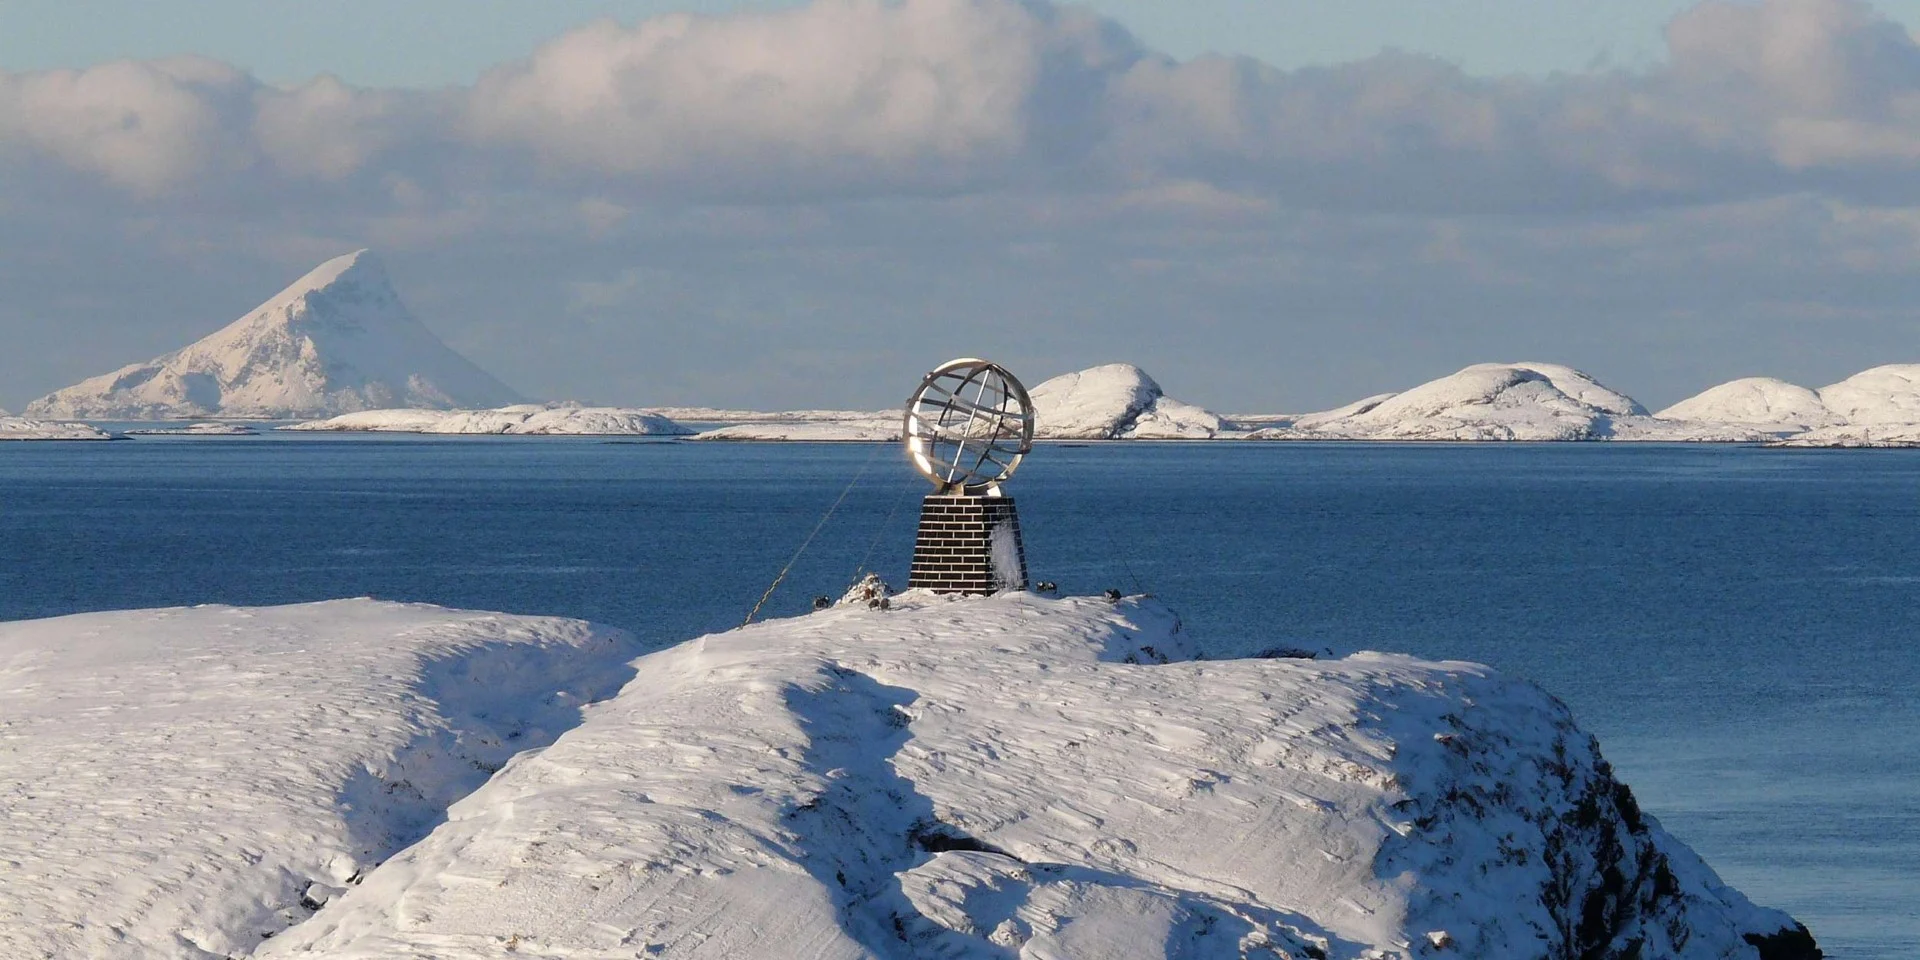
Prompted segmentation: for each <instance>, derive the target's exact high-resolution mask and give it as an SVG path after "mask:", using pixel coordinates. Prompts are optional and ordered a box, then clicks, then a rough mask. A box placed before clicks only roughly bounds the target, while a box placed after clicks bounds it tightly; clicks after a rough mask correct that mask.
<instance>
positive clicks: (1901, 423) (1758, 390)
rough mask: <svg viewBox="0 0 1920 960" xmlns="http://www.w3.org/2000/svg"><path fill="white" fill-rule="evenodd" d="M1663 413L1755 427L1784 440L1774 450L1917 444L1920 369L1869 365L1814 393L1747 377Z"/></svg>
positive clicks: (1907, 365)
mask: <svg viewBox="0 0 1920 960" xmlns="http://www.w3.org/2000/svg"><path fill="white" fill-rule="evenodd" d="M1660 416H1662V417H1667V416H1679V417H1690V418H1695V419H1700V420H1719V421H1722V422H1726V423H1734V424H1742V425H1746V426H1752V427H1755V428H1758V429H1762V430H1766V431H1767V432H1769V433H1771V434H1773V435H1775V436H1776V437H1779V438H1781V439H1779V440H1778V441H1777V442H1776V443H1775V445H1776V446H1795V447H1906V446H1920V364H1912V363H1902V364H1888V365H1886V366H1879V367H1874V368H1872V369H1870V370H1863V371H1861V372H1859V373H1856V374H1854V375H1853V376H1851V377H1848V378H1846V379H1845V380H1842V381H1840V382H1839V383H1833V384H1829V385H1827V386H1824V387H1821V388H1820V389H1819V390H1809V389H1807V388H1806V387H1801V386H1797V385H1795V384H1791V383H1787V382H1785V381H1783V380H1775V379H1773V378H1771V377H1748V378H1746V379H1742V380H1734V381H1731V382H1729V383H1723V384H1720V385H1719V386H1717V387H1713V388H1711V389H1708V390H1706V391H1704V392H1702V393H1700V394H1699V395H1697V396H1694V397H1689V398H1688V399H1686V400H1682V401H1681V402H1679V403H1677V404H1674V405H1673V406H1671V407H1668V408H1667V409H1665V410H1662V411H1660Z"/></svg>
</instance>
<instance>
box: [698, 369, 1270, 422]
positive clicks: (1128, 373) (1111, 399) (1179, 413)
mask: <svg viewBox="0 0 1920 960" xmlns="http://www.w3.org/2000/svg"><path fill="white" fill-rule="evenodd" d="M1028 394H1029V396H1030V397H1031V399H1032V400H1033V411H1034V429H1033V435H1034V438H1035V439H1038V440H1206V439H1210V438H1213V437H1217V436H1221V435H1224V434H1226V433H1228V432H1229V431H1230V430H1231V429H1232V426H1231V424H1229V423H1228V422H1227V421H1225V420H1224V419H1222V418H1221V417H1220V416H1219V415H1217V414H1214V413H1212V412H1210V411H1207V410H1204V409H1202V408H1200V407H1196V406H1194V405H1193V404H1190V403H1183V402H1181V401H1179V400H1175V399H1174V398H1172V397H1169V396H1167V395H1166V393H1165V392H1164V391H1162V390H1161V389H1160V385H1159V384H1158V383H1155V382H1154V380H1153V378H1152V377H1149V376H1147V374H1146V372H1145V371H1143V370H1141V369H1140V368H1139V367H1136V366H1134V365H1133V364H1130V363H1109V364H1106V365H1104V366H1098V367H1090V368H1088V369H1086V370H1079V371H1076V372H1073V373H1067V374H1062V375H1060V376H1057V377H1054V378H1053V379H1051V380H1047V381H1045V382H1043V383H1041V384H1040V385H1039V386H1037V387H1034V388H1033V389H1032V390H1030V391H1028ZM712 412H722V411H712ZM754 416H755V417H756V418H757V419H755V420H754V421H751V422H742V423H737V424H732V425H729V426H725V427H719V428H716V429H713V430H709V431H707V432H705V433H702V434H700V435H698V436H696V437H694V439H696V440H815V441H819V440H843V441H860V440H866V441H884V440H899V439H900V433H901V430H902V422H903V420H904V412H898V411H879V412H875V413H855V412H849V411H818V410H814V411H801V412H799V413H796V414H791V415H788V414H754Z"/></svg>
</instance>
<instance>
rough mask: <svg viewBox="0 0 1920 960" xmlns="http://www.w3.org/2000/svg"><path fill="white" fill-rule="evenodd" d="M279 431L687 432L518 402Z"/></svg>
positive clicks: (382, 414) (634, 413)
mask: <svg viewBox="0 0 1920 960" xmlns="http://www.w3.org/2000/svg"><path fill="white" fill-rule="evenodd" d="M280 429H282V430H309V431H330V432H365V433H470V434H514V435H522V436H531V435H542V436H547V435H563V434H566V435H589V436H681V435H685V434H689V433H692V432H693V431H692V430H690V429H688V428H686V427H683V426H681V425H680V424H678V423H675V422H674V421H673V420H670V419H668V418H666V417H663V416H661V415H659V414H658V413H655V412H653V411H651V410H634V409H629V408H626V407H580V406H570V405H563V404H537V403H523V404H515V405H512V406H506V407H500V408H498V409H495V410H364V411H361V412H358V413H346V414H341V415H340V416H337V417H332V418H329V419H326V420H309V421H307V422H305V423H296V424H290V425H288V426H285V427H281V428H280Z"/></svg>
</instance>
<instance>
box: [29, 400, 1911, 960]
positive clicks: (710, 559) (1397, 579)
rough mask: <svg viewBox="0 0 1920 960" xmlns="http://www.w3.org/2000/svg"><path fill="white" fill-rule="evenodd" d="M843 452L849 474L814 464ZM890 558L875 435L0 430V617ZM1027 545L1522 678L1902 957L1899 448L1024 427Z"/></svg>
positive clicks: (1280, 631)
mask: <svg viewBox="0 0 1920 960" xmlns="http://www.w3.org/2000/svg"><path fill="white" fill-rule="evenodd" d="M849 481H851V482H852V486H851V488H850V489H848V484H849ZM843 490H848V493H847V497H846V499H845V502H844V503H842V504H841V505H840V507H839V509H838V510H837V511H836V512H835V513H834V514H833V516H832V517H831V519H829V520H828V521H827V522H826V523H825V524H824V525H823V526H822V527H821V528H820V532H819V536H818V538H817V540H816V541H815V542H814V543H813V545H812V546H811V548H810V549H809V550H808V551H807V552H806V553H805V554H804V555H803V556H802V557H801V559H800V561H799V562H798V563H797V564H795V565H794V567H793V570H792V572H791V573H790V575H789V577H788V578H787V580H786V582H785V583H784V585H783V586H782V589H781V591H780V592H779V593H777V594H776V595H775V596H774V597H773V599H772V600H771V601H770V602H769V604H768V607H767V611H766V615H773V616H783V615H791V614H795V613H799V612H802V611H804V610H805V609H806V608H807V606H808V603H809V601H810V600H811V598H812V597H813V596H815V595H816V594H830V595H837V594H838V593H839V592H840V591H841V590H842V589H843V588H844V587H845V586H846V584H847V583H848V582H849V580H850V579H852V576H853V574H854V572H855V571H856V570H857V569H860V568H862V567H863V566H865V567H869V568H871V569H875V570H878V571H879V572H881V573H882V574H883V575H885V576H887V577H888V578H889V579H890V580H892V581H894V582H895V583H896V584H897V583H899V582H900V581H902V580H904V579H905V568H906V564H907V558H908V554H909V552H910V548H911V541H912V536H913V527H914V524H915V520H916V516H917V497H918V496H919V495H920V494H921V493H923V492H925V491H924V484H923V483H922V482H921V481H919V480H917V479H916V478H914V477H913V476H912V475H911V472H910V471H909V470H908V469H907V467H906V466H905V464H904V463H903V462H901V460H900V459H899V455H898V451H897V450H896V449H895V448H894V447H892V446H889V445H865V444H856V445H813V444H792V445H763V444H696V443H686V442H673V441H624V442H623V441H608V440H601V439H587V438H515V439H503V438H467V437H462V438H419V437H381V436H311V435H308V436H300V437H293V436H288V435H278V436H262V437H257V438H236V439H224V438H222V439H206V438H145V439H140V440H134V441H127V442H120V443H110V444H102V443H71V444H4V445H0V619H19V618H26V617H43V616H54V615H59V614H66V613H74V612H79V611H86V610H107V609H120V608H127V607H146V606H162V605H174V604H192V603H213V602H220V603H238V604H263V603H284V602H292V601H304V600H316V599H324V598H330V597H340V596H361V595H372V596H378V597H384V598H391V599H399V600H418V601H430V602H434V603H441V604H448V605H453V606H462V607H474V608H485V609H493V610H504V611H511V612H516V613H539V614H564V615H569V616H577V617H585V618H589V619H593V620H598V621H602V622H606V623H611V624H616V625H619V626H623V627H627V628H629V629H632V630H634V631H637V632H638V633H640V634H641V635H643V636H644V637H646V638H647V639H649V640H651V641H652V642H654V643H656V644H667V643H672V642H675V641H677V640H681V639H685V638H687V637H691V636H694V635H697V634H700V633H703V632H708V631H712V630H721V629H726V628H728V627H732V626H736V625H738V624H739V622H740V621H741V619H742V618H743V617H744V616H745V615H746V613H747V611H748V609H749V608H750V607H751V606H752V605H753V603H754V601H755V599H756V598H758V597H759V596H760V594H761V592H762V591H763V590H764V589H765V588H766V586H767V585H768V583H769V582H770V581H771V580H772V579H773V577H774V574H775V573H776V572H777V571H778V570H779V569H780V568H781V567H782V565H783V564H785V563H786V561H787V559H788V558H789V556H791V555H792V553H793V551H794V550H795V548H796V547H797V546H798V545H799V544H800V543H801V541H802V540H803V539H805V538H806V536H807V534H808V532H809V531H810V530H812V529H813V528H814V526H815V524H816V523H817V522H819V521H820V519H821V517H822V515H823V513H824V512H825V511H826V510H827V509H828V508H829V506H830V505H832V504H833V503H834V501H835V499H836V497H838V496H839V495H840V494H841V493H842V491H843ZM1009 492H1011V493H1013V494H1015V495H1016V496H1017V497H1018V498H1019V504H1020V511H1021V517H1022V521H1023V524H1024V528H1025V535H1026V543H1027V553H1028V557H1029V560H1030V564H1031V567H1032V572H1033V575H1034V577H1035V578H1036V579H1044V580H1053V581H1057V582H1058V583H1059V584H1060V586H1061V588H1062V589H1063V591H1066V592H1076V593H1091V592H1097V591H1099V590H1102V589H1105V588H1108V587H1118V588H1120V589H1123V590H1126V591H1128V592H1136V591H1141V590H1145V591H1150V592H1153V593H1155V594H1157V595H1158V596H1160V597H1161V598H1162V599H1164V600H1165V601H1167V602H1168V603H1169V604H1170V605H1172V606H1173V607H1174V608H1175V609H1176V610H1178V611H1179V612H1180V613H1181V614H1182V616H1183V618H1184V619H1185V620H1186V622H1187V624H1188V626H1189V629H1190V630H1191V631H1192V632H1193V633H1194V634H1195V635H1196V637H1197V638H1198V639H1199V640H1200V641H1202V642H1203V643H1205V644H1206V645H1207V646H1208V647H1209V648H1210V649H1211V650H1212V651H1214V652H1215V653H1218V654H1221V655H1226V654H1232V653H1236V652H1250V651H1253V650H1258V649H1261V648H1265V647H1271V646H1275V645H1280V644H1288V645H1294V646H1307V647H1313V646H1322V645H1326V646H1332V647H1334V648H1336V649H1342V648H1356V647H1366V648H1373V649H1384V650H1403V651H1410V652H1413V653H1417V654H1421V655H1425V656H1430V657H1436V658H1454V659H1468V660H1478V661H1482V662H1486V663H1490V664H1493V665H1495V666H1497V667H1499V668H1501V669H1503V670H1505V671H1508V672H1511V673H1516V674H1520V675H1523V676H1526V677H1529V678H1532V679H1534V680H1536V681H1538V682H1539V683H1541V684H1543V685H1544V686H1545V687H1546V688H1547V689H1549V690H1551V691H1552V692H1553V693H1555V694H1557V695H1558V696H1560V697H1561V698H1562V699H1564V700H1566V701H1567V702H1568V703H1569V704H1570V705H1571V706H1572V707H1573V709H1574V711H1575V712H1576V714H1577V715H1578V716H1579V718H1580V720H1581V722H1582V724H1583V725H1584V726H1585V727H1586V728H1587V729H1588V730H1590V731H1592V732H1593V733H1595V734H1596V735H1598V736H1599V738H1600V740H1601V745H1602V748H1603V749H1604V751H1605V752H1606V754H1607V755H1608V757H1609V758H1610V759H1611V760H1612V761H1613V762H1614V765H1615V766H1616V767H1617V768H1618V769H1619V771H1620V772H1621V775H1622V776H1623V778H1624V779H1625V780H1626V781H1627V782H1628V783H1630V784H1631V785H1632V786H1633V788H1634V790H1635V792H1636V794H1637V795H1638V796H1639V797H1640V800H1641V803H1642V805H1643V806H1644V807H1645V808H1646V809H1647V810H1649V811H1650V812H1652V813H1653V814H1655V815H1656V816H1658V817H1659V818H1660V819H1661V820H1662V822H1663V823H1664V824H1665V825H1666V826H1667V827H1668V829H1670V830H1671V831H1673V832H1674V833H1675V834H1676V835H1678V836H1679V837H1680V838H1681V839H1683V840H1684V841H1686V842H1688V843H1689V844H1691V845H1693V846H1694V848H1695V849H1697V850H1699V851H1700V852H1701V853H1702V854H1703V855H1705V857H1706V858H1707V860H1708V861H1709V862H1710V863H1711V864H1712V865H1713V866H1714V867H1715V868H1716V869H1718V870H1719V871H1720V873H1721V875H1722V876H1723V877H1724V878H1725V879H1727V880H1728V881H1729V882H1730V883H1732V884H1733V885H1734V886H1736V887H1738V888H1739V889H1741V890H1742V891H1744V892H1746V893H1747V894H1748V895H1750V896H1751V897H1753V898H1754V899H1755V900H1756V901H1758V902H1761V903H1764V904H1768V905H1772V906H1777V907H1781V908H1783V909H1786V910H1788V911H1789V912H1791V913H1793V914H1794V915H1795V916H1796V917H1798V918H1800V919H1801V920H1802V921H1804V922H1805V923H1807V925H1808V926H1809V927H1811V928H1812V929H1813V931H1814V934H1815V936H1816V937H1818V938H1819V940H1820V941H1821V942H1822V944H1823V946H1825V947H1826V949H1827V951H1828V953H1829V955H1830V956H1836V957H1842V958H1896V957H1915V956H1920V699H1917V698H1916V696H1915V693H1914V691H1915V690H1916V689H1920V652H1916V649H1915V647H1916V641H1920V452H1909V451H1790V450H1763V449H1756V448H1744V447H1700V446H1664V445H1659V446H1651V445H1629V444H1593V445H1583V444H1563V445H1511V446H1509V445H1418V446H1388V445H1340V444H1248V443H1207V444H1104V445H1102V444H1094V445H1077V446H1076V445H1045V446H1042V447H1041V449H1040V450H1039V451H1038V452H1036V453H1035V454H1034V455H1033V456H1032V457H1031V458H1030V459H1029V461H1028V462H1027V464H1026V465H1024V466H1023V467H1022V469H1021V471H1020V474H1019V476H1018V478H1017V479H1016V480H1015V481H1014V482H1013V483H1011V484H1009Z"/></svg>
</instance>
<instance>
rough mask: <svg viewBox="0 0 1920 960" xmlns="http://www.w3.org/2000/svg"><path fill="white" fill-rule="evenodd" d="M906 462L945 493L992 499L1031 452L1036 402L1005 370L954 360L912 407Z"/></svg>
mask: <svg viewBox="0 0 1920 960" xmlns="http://www.w3.org/2000/svg"><path fill="white" fill-rule="evenodd" d="M902 436H904V437H905V438H906V445H907V457H908V459H909V460H911V461H912V462H913V467H914V469H915V470H918V471H920V475H921V476H923V477H926V478H927V479H928V480H931V481H933V483H934V485H935V486H937V487H939V488H941V490H943V491H957V492H961V493H979V492H993V491H994V489H995V488H996V487H997V486H998V485H999V483H1000V482H1001V481H1002V480H1005V479H1007V478H1008V477H1011V476H1013V471H1015V470H1017V469H1019V467H1020V460H1021V458H1023V457H1025V456H1026V455H1027V452H1028V451H1030V450H1032V449H1033V401H1032V400H1031V399H1030V398H1028V396H1027V388H1026V387H1024V386H1022V385H1021V384H1020V381H1019V379H1018V378H1016V377H1014V375H1013V374H1011V373H1008V372H1007V370H1006V368H1005V367H1002V366H1000V365H999V364H997V363H991V362H988V361H986V360H976V359H973V358H970V357H969V358H963V359H960V360H949V361H947V362H946V363H943V364H941V365H940V366H938V367H936V368H934V370H933V372H931V373H929V374H927V375H926V377H925V378H924V379H922V380H921V381H920V389H918V390H915V391H914V392H913V396H912V397H911V398H910V399H908V400H907V420H906V427H905V429H904V430H903V431H902Z"/></svg>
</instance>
